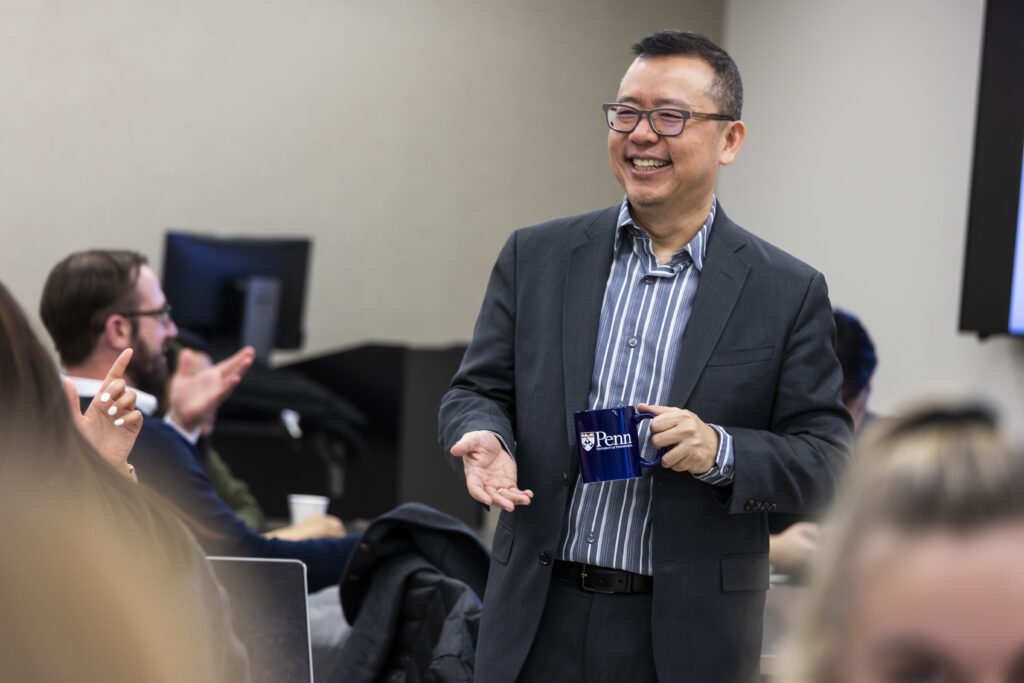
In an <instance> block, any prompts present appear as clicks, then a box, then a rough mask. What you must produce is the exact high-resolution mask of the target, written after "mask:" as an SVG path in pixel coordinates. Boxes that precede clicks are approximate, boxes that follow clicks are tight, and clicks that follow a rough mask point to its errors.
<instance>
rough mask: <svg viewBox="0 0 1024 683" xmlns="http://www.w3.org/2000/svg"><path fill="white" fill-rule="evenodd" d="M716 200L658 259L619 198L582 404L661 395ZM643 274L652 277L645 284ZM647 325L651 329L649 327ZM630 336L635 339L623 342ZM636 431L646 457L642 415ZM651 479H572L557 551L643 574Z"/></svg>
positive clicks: (656, 400)
mask: <svg viewBox="0 0 1024 683" xmlns="http://www.w3.org/2000/svg"><path fill="white" fill-rule="evenodd" d="M716 207H717V200H714V201H712V206H711V212H710V213H709V215H708V218H707V221H706V222H705V224H704V225H703V227H702V228H701V230H700V231H699V232H698V234H697V235H696V236H695V237H694V238H693V239H692V240H691V241H690V244H688V245H687V246H686V248H685V249H684V251H685V254H683V253H682V252H680V253H677V254H676V255H675V256H673V259H672V261H671V262H669V263H668V264H665V265H659V264H658V263H657V259H656V258H655V257H654V254H653V250H652V249H651V246H650V241H649V239H650V238H649V237H647V236H646V235H645V234H643V233H642V232H639V229H638V228H636V227H635V224H634V223H633V221H632V219H631V217H630V215H629V209H628V202H627V201H626V200H623V203H622V208H621V209H620V212H619V221H618V227H617V231H618V232H617V236H616V241H615V244H616V246H615V256H614V260H613V262H612V267H611V269H610V271H609V274H608V280H607V282H606V284H605V298H604V305H603V306H602V309H601V320H600V330H599V334H598V345H597V349H596V353H595V367H594V376H593V379H592V380H591V392H590V400H589V405H588V407H589V408H609V407H614V406H619V405H634V406H635V405H636V404H637V403H639V402H641V401H642V402H644V403H653V404H664V402H665V401H666V400H667V397H668V392H669V390H670V388H671V387H670V382H671V375H672V371H673V369H674V367H675V361H676V358H677V357H678V354H679V344H680V342H681V340H682V336H683V333H684V331H685V329H686V324H687V322H688V319H689V315H690V308H691V306H692V303H693V297H694V295H695V294H696V290H697V284H698V282H699V278H700V267H701V264H702V263H703V259H704V250H705V245H706V244H707V236H708V232H709V230H710V228H711V224H712V222H713V221H714V217H715V210H716ZM633 231H637V232H636V233H634V232H633ZM645 276H646V277H655V278H657V279H656V280H655V281H654V282H653V283H650V284H647V283H645V281H644V280H643V278H644V277H645ZM655 329H656V330H657V334H656V335H652V334H650V332H651V331H652V330H655ZM633 339H636V340H638V342H639V343H631V340H633ZM639 437H640V442H641V445H642V454H643V457H644V458H646V459H648V460H650V459H653V458H654V457H655V453H654V449H653V447H652V446H651V443H650V430H649V427H648V422H646V421H645V422H642V423H641V424H640V428H639ZM651 482H652V477H651V473H647V474H646V475H645V476H644V477H642V478H638V479H628V480H619V481H611V482H601V483H595V484H587V485H586V486H584V485H583V484H582V483H581V482H580V481H579V480H577V483H576V486H575V488H574V490H573V495H572V500H571V502H570V506H569V514H568V516H567V520H566V527H565V528H564V529H563V532H562V542H561V545H560V548H561V552H560V558H561V559H565V560H571V561H575V562H584V563H588V564H597V565H601V566H606V567H614V568H617V569H625V570H628V571H633V572H637V573H643V574H651V573H652V562H651V542H652V537H653V532H654V530H653V527H652V520H651V504H652V485H651Z"/></svg>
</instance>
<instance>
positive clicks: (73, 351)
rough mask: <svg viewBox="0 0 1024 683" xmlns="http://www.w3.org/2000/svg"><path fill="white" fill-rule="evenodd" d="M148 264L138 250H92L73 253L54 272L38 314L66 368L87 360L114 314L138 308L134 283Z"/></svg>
mask: <svg viewBox="0 0 1024 683" xmlns="http://www.w3.org/2000/svg"><path fill="white" fill-rule="evenodd" d="M146 262H147V261H146V257H145V256H143V255H142V254H139V253H137V252H134V251H125V250H103V249H93V250H90V251H80V252H76V253H74V254H71V255H70V256H68V257H67V258H65V259H64V260H63V261H61V262H60V263H58V264H57V265H55V266H54V267H53V270H51V271H50V274H49V276H47V278H46V284H45V285H44V286H43V297H42V300H41V301H40V303H39V315H40V317H41V318H42V319H43V325H45V326H46V330H47V332H49V333H50V337H52V338H53V343H54V345H55V346H56V347H57V353H58V354H59V355H60V360H61V363H63V364H64V366H65V367H69V366H73V365H78V364H80V363H83V362H84V361H85V360H86V359H87V358H89V356H90V354H92V352H93V351H94V350H95V348H96V342H97V340H98V339H99V335H100V333H101V332H102V331H103V326H104V325H105V324H106V321H107V318H108V317H109V316H110V315H111V314H113V313H117V312H118V311H119V310H125V309H130V308H133V307H134V306H135V305H136V304H137V303H138V302H137V301H136V299H137V296H136V292H135V284H136V283H137V282H138V280H139V270H140V269H141V268H142V266H143V265H144V264H145V263H146Z"/></svg>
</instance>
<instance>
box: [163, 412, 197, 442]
mask: <svg viewBox="0 0 1024 683" xmlns="http://www.w3.org/2000/svg"><path fill="white" fill-rule="evenodd" d="M164 422H166V423H167V424H169V425H171V427H173V428H174V431H176V432H178V433H179V434H181V437H182V438H183V439H185V441H188V442H189V443H190V444H192V445H193V446H195V445H196V444H197V443H198V442H199V436H200V432H201V431H202V430H201V429H200V428H199V427H196V428H195V429H193V430H192V431H191V432H189V431H187V430H186V429H185V428H184V427H182V426H181V425H180V424H178V423H177V422H175V421H174V420H173V419H172V418H171V414H170V413H167V414H166V415H164Z"/></svg>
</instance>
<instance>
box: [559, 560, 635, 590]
mask: <svg viewBox="0 0 1024 683" xmlns="http://www.w3.org/2000/svg"><path fill="white" fill-rule="evenodd" d="M553 573H554V575H555V577H556V578H559V579H565V580H566V581H572V582H573V583H575V584H576V585H578V586H579V587H580V588H582V589H583V590H585V591H588V592H590V593H650V592H651V589H652V588H654V577H651V576H646V575H645V574H634V573H633V572H627V571H623V570H621V569H609V568H608V567H595V566H594V565H592V564H580V563H579V562H564V561H562V560H555V567H554V572H553Z"/></svg>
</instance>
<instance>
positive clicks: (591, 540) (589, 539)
mask: <svg viewBox="0 0 1024 683" xmlns="http://www.w3.org/2000/svg"><path fill="white" fill-rule="evenodd" d="M596 540H597V538H596V537H595V536H594V534H587V543H593V542H594V541H596Z"/></svg>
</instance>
